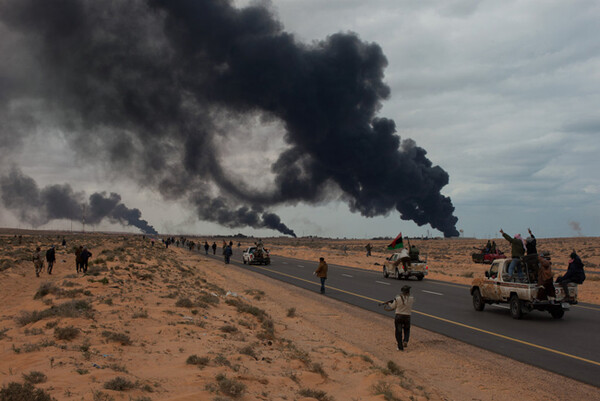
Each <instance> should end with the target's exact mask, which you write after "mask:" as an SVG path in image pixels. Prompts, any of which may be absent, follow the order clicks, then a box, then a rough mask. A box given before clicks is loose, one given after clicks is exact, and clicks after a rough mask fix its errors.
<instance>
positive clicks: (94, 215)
mask: <svg viewBox="0 0 600 401" xmlns="http://www.w3.org/2000/svg"><path fill="white" fill-rule="evenodd" d="M0 192H1V193H2V203H3V204H4V207H6V208H7V209H9V210H11V211H13V212H14V213H15V214H16V215H17V216H18V217H19V219H20V220H21V221H24V222H26V223H29V224H31V225H33V226H36V227H37V226H41V225H44V224H46V223H48V222H49V221H51V220H57V219H66V220H72V221H81V219H82V217H83V216H84V215H85V222H86V223H88V224H98V223H100V222H101V221H102V220H104V219H107V220H109V221H110V222H112V223H121V224H123V225H129V226H134V227H137V228H139V229H140V230H141V231H142V232H143V233H146V234H158V233H157V232H156V230H155V229H154V227H152V226H151V225H149V224H148V222H147V221H146V220H143V219H142V218H141V216H142V213H141V212H140V211H139V210H138V209H129V208H128V207H127V206H125V205H124V204H123V203H122V202H121V196H120V195H118V194H116V193H111V194H110V195H108V196H107V195H106V193H97V192H96V193H93V194H92V195H91V196H90V197H89V200H88V201H87V202H86V201H85V195H84V193H83V192H75V191H73V189H72V188H71V186H69V185H67V184H65V185H48V186H46V187H44V188H42V189H39V187H38V185H37V183H36V182H35V181H34V180H33V178H31V177H29V176H26V175H24V174H23V173H22V172H21V171H20V170H19V169H17V168H13V169H12V170H11V171H10V172H9V173H8V174H7V175H4V176H2V177H0ZM84 205H85V213H84V211H83V207H84Z"/></svg>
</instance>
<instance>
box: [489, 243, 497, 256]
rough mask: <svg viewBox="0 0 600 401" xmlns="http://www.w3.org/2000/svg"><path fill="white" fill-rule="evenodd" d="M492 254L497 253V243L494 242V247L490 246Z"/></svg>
mask: <svg viewBox="0 0 600 401" xmlns="http://www.w3.org/2000/svg"><path fill="white" fill-rule="evenodd" d="M490 253H493V254H495V253H496V241H492V245H491V246H490Z"/></svg>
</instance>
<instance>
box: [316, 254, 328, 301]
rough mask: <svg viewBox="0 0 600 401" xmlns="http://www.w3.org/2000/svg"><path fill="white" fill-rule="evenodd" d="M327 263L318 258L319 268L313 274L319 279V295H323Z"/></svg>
mask: <svg viewBox="0 0 600 401" xmlns="http://www.w3.org/2000/svg"><path fill="white" fill-rule="evenodd" d="M327 269H328V266H327V262H325V258H319V267H317V270H315V272H314V273H313V274H314V275H316V276H317V277H319V278H320V279H321V294H325V280H327Z"/></svg>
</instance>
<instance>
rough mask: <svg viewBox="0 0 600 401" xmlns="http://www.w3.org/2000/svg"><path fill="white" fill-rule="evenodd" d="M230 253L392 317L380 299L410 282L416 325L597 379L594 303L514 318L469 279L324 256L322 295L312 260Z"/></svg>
mask: <svg viewBox="0 0 600 401" xmlns="http://www.w3.org/2000/svg"><path fill="white" fill-rule="evenodd" d="M235 253H236V254H235V255H234V257H233V258H232V260H231V262H232V265H238V266H240V267H242V268H245V269H247V270H251V271H255V272H258V273H261V274H264V275H266V276H269V277H272V278H274V279H277V280H281V281H285V282H287V283H290V284H293V285H296V286H298V287H302V288H305V289H308V290H311V291H315V293H316V294H317V295H318V296H323V297H328V298H334V299H337V300H340V301H344V302H347V303H349V304H352V305H355V306H359V307H361V308H364V309H367V310H370V311H372V312H375V313H381V314H385V315H388V316H390V317H391V316H392V312H385V311H384V310H383V307H380V306H378V305H377V303H379V302H383V301H387V300H390V299H393V298H394V296H395V295H396V294H398V293H399V292H400V288H401V287H402V286H403V285H405V284H407V283H409V285H410V286H411V287H412V289H411V295H413V296H414V297H415V306H414V310H413V315H412V324H413V325H414V326H418V327H421V328H424V329H427V330H431V331H434V332H436V333H440V334H443V335H446V336H448V337H452V338H455V339H457V340H460V341H463V342H466V343H468V344H472V345H475V346H477V347H481V348H485V349H487V350H489V351H492V352H496V353H498V354H501V355H504V356H507V357H510V358H513V359H516V360H518V361H521V362H524V363H527V364H531V365H534V366H537V367H540V368H542V369H546V370H549V371H552V372H556V373H559V374H561V375H564V376H568V377H571V378H573V379H576V380H579V381H582V382H584V383H588V384H591V385H593V386H596V387H600V342H599V341H598V339H599V338H600V337H599V335H600V334H599V333H600V307H599V306H598V305H593V304H585V303H580V304H578V305H574V306H572V307H571V310H570V311H567V312H566V313H565V315H564V317H563V318H562V319H553V318H552V317H551V316H550V314H549V313H548V312H540V311H533V312H530V313H527V314H525V315H524V317H523V318H522V319H521V320H515V319H513V318H512V317H511V316H510V313H509V309H508V305H486V307H485V309H484V311H482V312H477V311H475V310H474V308H473V305H472V300H471V295H470V293H469V286H468V285H460V284H453V283H447V282H443V281H437V280H431V279H428V278H425V279H424V280H423V281H417V280H416V279H411V280H409V281H405V280H394V279H386V278H383V275H382V273H380V272H373V271H368V270H363V269H358V268H353V267H347V266H339V265H335V264H329V273H328V279H327V282H326V288H327V290H326V293H325V294H324V295H320V294H319V288H320V282H319V279H318V278H317V277H315V276H313V274H312V273H313V272H314V270H315V269H316V268H317V265H318V262H317V261H315V262H312V261H305V260H299V259H291V258H284V257H280V256H272V258H271V265H269V266H254V265H252V266H250V265H244V264H242V262H241V252H238V251H236V252H235ZM211 257H213V256H212V255H211ZM221 258H222V257H221ZM221 260H222V259H221ZM583 285H585V284H583ZM390 324H391V322H390ZM557 385H560V384H557Z"/></svg>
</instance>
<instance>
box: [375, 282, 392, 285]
mask: <svg viewBox="0 0 600 401" xmlns="http://www.w3.org/2000/svg"><path fill="white" fill-rule="evenodd" d="M375 282H376V283H379V284H385V285H391V284H390V283H386V282H383V281H375Z"/></svg>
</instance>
